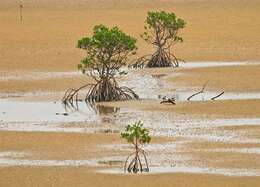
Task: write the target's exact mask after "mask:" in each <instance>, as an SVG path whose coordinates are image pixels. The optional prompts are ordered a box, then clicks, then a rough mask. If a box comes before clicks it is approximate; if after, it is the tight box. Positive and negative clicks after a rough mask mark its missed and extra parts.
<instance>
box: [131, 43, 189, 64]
mask: <svg viewBox="0 0 260 187" xmlns="http://www.w3.org/2000/svg"><path fill="white" fill-rule="evenodd" d="M180 61H182V62H184V60H182V59H179V58H177V57H176V56H175V55H173V54H172V53H170V51H169V50H168V49H164V48H161V49H158V50H157V51H156V52H155V53H154V54H152V55H145V56H142V57H140V58H138V59H137V60H136V61H135V62H134V63H133V64H132V65H131V67H133V68H144V67H148V68H152V67H178V66H179V62H180Z"/></svg>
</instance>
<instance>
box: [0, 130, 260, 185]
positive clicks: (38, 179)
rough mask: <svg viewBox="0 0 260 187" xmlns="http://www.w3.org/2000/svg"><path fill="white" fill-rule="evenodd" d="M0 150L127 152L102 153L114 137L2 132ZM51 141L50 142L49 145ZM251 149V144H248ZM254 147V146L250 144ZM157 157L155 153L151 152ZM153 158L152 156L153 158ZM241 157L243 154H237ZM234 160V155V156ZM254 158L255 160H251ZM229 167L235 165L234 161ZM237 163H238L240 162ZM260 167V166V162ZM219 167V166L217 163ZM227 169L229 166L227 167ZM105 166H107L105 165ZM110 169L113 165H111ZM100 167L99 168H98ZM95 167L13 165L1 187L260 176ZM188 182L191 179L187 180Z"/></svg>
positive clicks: (237, 180)
mask: <svg viewBox="0 0 260 187" xmlns="http://www.w3.org/2000/svg"><path fill="white" fill-rule="evenodd" d="M0 135H1V136H0V140H1V141H0V142H1V143H0V149H1V151H18V152H19V151H23V152H30V153H31V154H32V156H30V157H29V158H30V159H32V160H34V159H54V160H55V159H58V160H66V159H90V158H99V157H101V155H102V156H103V157H104V156H111V155H119V154H125V153H124V152H120V151H117V152H111V151H110V152H109V151H107V150H104V149H103V150H102V146H100V145H102V144H107V143H111V144H113V143H117V144H118V143H122V142H121V141H120V139H119V137H118V135H115V134H75V133H17V132H1V133H0ZM169 141H175V140H174V139H171V138H168V139H167V138H166V139H165V138H154V139H153V142H152V143H158V142H160V143H167V142H169ZM50 142H51V143H50ZM238 146H239V145H236V144H221V143H215V144H212V143H211V144H203V143H202V144H201V143H198V142H196V143H195V142H194V144H192V147H193V148H196V147H199V148H200V149H202V148H211V149H213V148H228V147H229V148H230V147H238ZM247 146H250V145H247ZM251 146H254V145H251ZM152 154H156V152H154V153H152ZM151 156H152V155H151ZM196 156H197V157H198V158H200V159H209V158H211V157H215V158H219V157H220V158H222V159H224V158H225V159H226V160H227V155H225V153H222V154H213V153H211V154H210V153H206V154H205V153H204V154H203V153H202V154H200V155H196ZM237 156H238V157H241V155H239V154H238V155H237ZM232 158H233V159H234V155H233V157H232ZM252 158H253V159H255V161H254V160H252ZM256 161H257V156H255V157H251V161H248V162H246V163H243V164H244V165H245V164H247V165H249V166H252V164H253V165H254V164H257V162H256ZM227 162H228V163H230V164H231V165H230V167H231V166H232V164H235V163H234V161H232V159H231V160H230V161H228V160H227ZM237 164H238V163H237ZM258 164H260V163H258ZM218 165H219V164H218ZM225 166H226V165H225ZM105 167H106V166H105ZM108 167H111V166H108ZM99 168H100V167H99ZM96 169H97V168H96V167H95V166H94V167H85V166H78V167H76V166H70V167H68V166H53V167H50V166H42V167H37V166H30V167H29V166H12V167H1V168H0V175H1V178H0V185H1V186H21V185H22V186H86V185H87V186H121V185H122V184H124V186H133V185H138V186H139V185H140V186H173V185H176V186H183V187H184V186H198V187H208V186H210V187H214V186H216V187H219V186H230V187H233V186H234V187H237V186H241V185H242V186H248V187H249V186H250V187H257V186H258V183H259V177H228V176H223V175H207V174H185V173H176V174H167V173H165V174H149V175H138V176H135V175H119V174H102V173H97V172H96ZM187 179H188V180H187Z"/></svg>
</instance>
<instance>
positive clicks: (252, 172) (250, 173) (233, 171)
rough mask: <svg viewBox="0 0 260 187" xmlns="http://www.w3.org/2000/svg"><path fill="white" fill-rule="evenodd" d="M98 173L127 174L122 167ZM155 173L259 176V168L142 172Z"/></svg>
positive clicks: (195, 168) (203, 168)
mask: <svg viewBox="0 0 260 187" xmlns="http://www.w3.org/2000/svg"><path fill="white" fill-rule="evenodd" d="M97 172H100V173H109V174H127V173H124V171H123V169H119V168H113V169H102V170H97ZM155 173H200V174H215V175H225V176H260V170H259V169H246V168H244V169H236V168H234V169H229V168H210V167H193V166H174V167H170V166H168V167H167V166H164V167H150V172H149V173H142V174H146V175H147V174H155Z"/></svg>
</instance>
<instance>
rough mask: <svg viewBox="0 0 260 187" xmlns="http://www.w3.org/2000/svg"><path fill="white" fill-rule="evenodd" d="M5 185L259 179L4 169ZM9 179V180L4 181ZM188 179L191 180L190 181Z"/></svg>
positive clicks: (254, 182) (251, 181)
mask: <svg viewBox="0 0 260 187" xmlns="http://www.w3.org/2000/svg"><path fill="white" fill-rule="evenodd" d="M0 174H1V176H2V177H1V179H0V185H1V186H53V185H54V186H86V184H87V186H95V187H96V186H97V187H101V186H102V187H103V186H122V185H124V186H129V187H130V186H151V187H153V186H154V187H155V186H169V187H170V186H180V187H187V186H193V187H208V186H210V187H220V186H229V187H237V186H246V187H252V186H255V187H257V186H258V185H259V177H241V178H240V177H225V176H218V175H199V174H163V175H144V176H140V175H138V176H134V175H131V176H124V175H123V176H122V175H109V174H99V173H93V171H91V170H89V169H87V168H85V167H78V168H71V167H62V168H59V167H58V168H57V167H43V168H37V167H36V168H31V167H30V168H27V167H26V168H15V167H14V168H1V169H0ZM2 179H8V180H2ZM187 179H188V180H187Z"/></svg>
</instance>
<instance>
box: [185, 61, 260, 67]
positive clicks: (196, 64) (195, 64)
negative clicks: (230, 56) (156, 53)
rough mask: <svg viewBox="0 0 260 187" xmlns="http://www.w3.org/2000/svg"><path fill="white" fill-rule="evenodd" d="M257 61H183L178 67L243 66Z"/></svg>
mask: <svg viewBox="0 0 260 187" xmlns="http://www.w3.org/2000/svg"><path fill="white" fill-rule="evenodd" d="M259 64H260V63H259V62H185V63H181V64H180V68H206V67H223V66H245V65H247V66H248V65H259Z"/></svg>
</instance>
